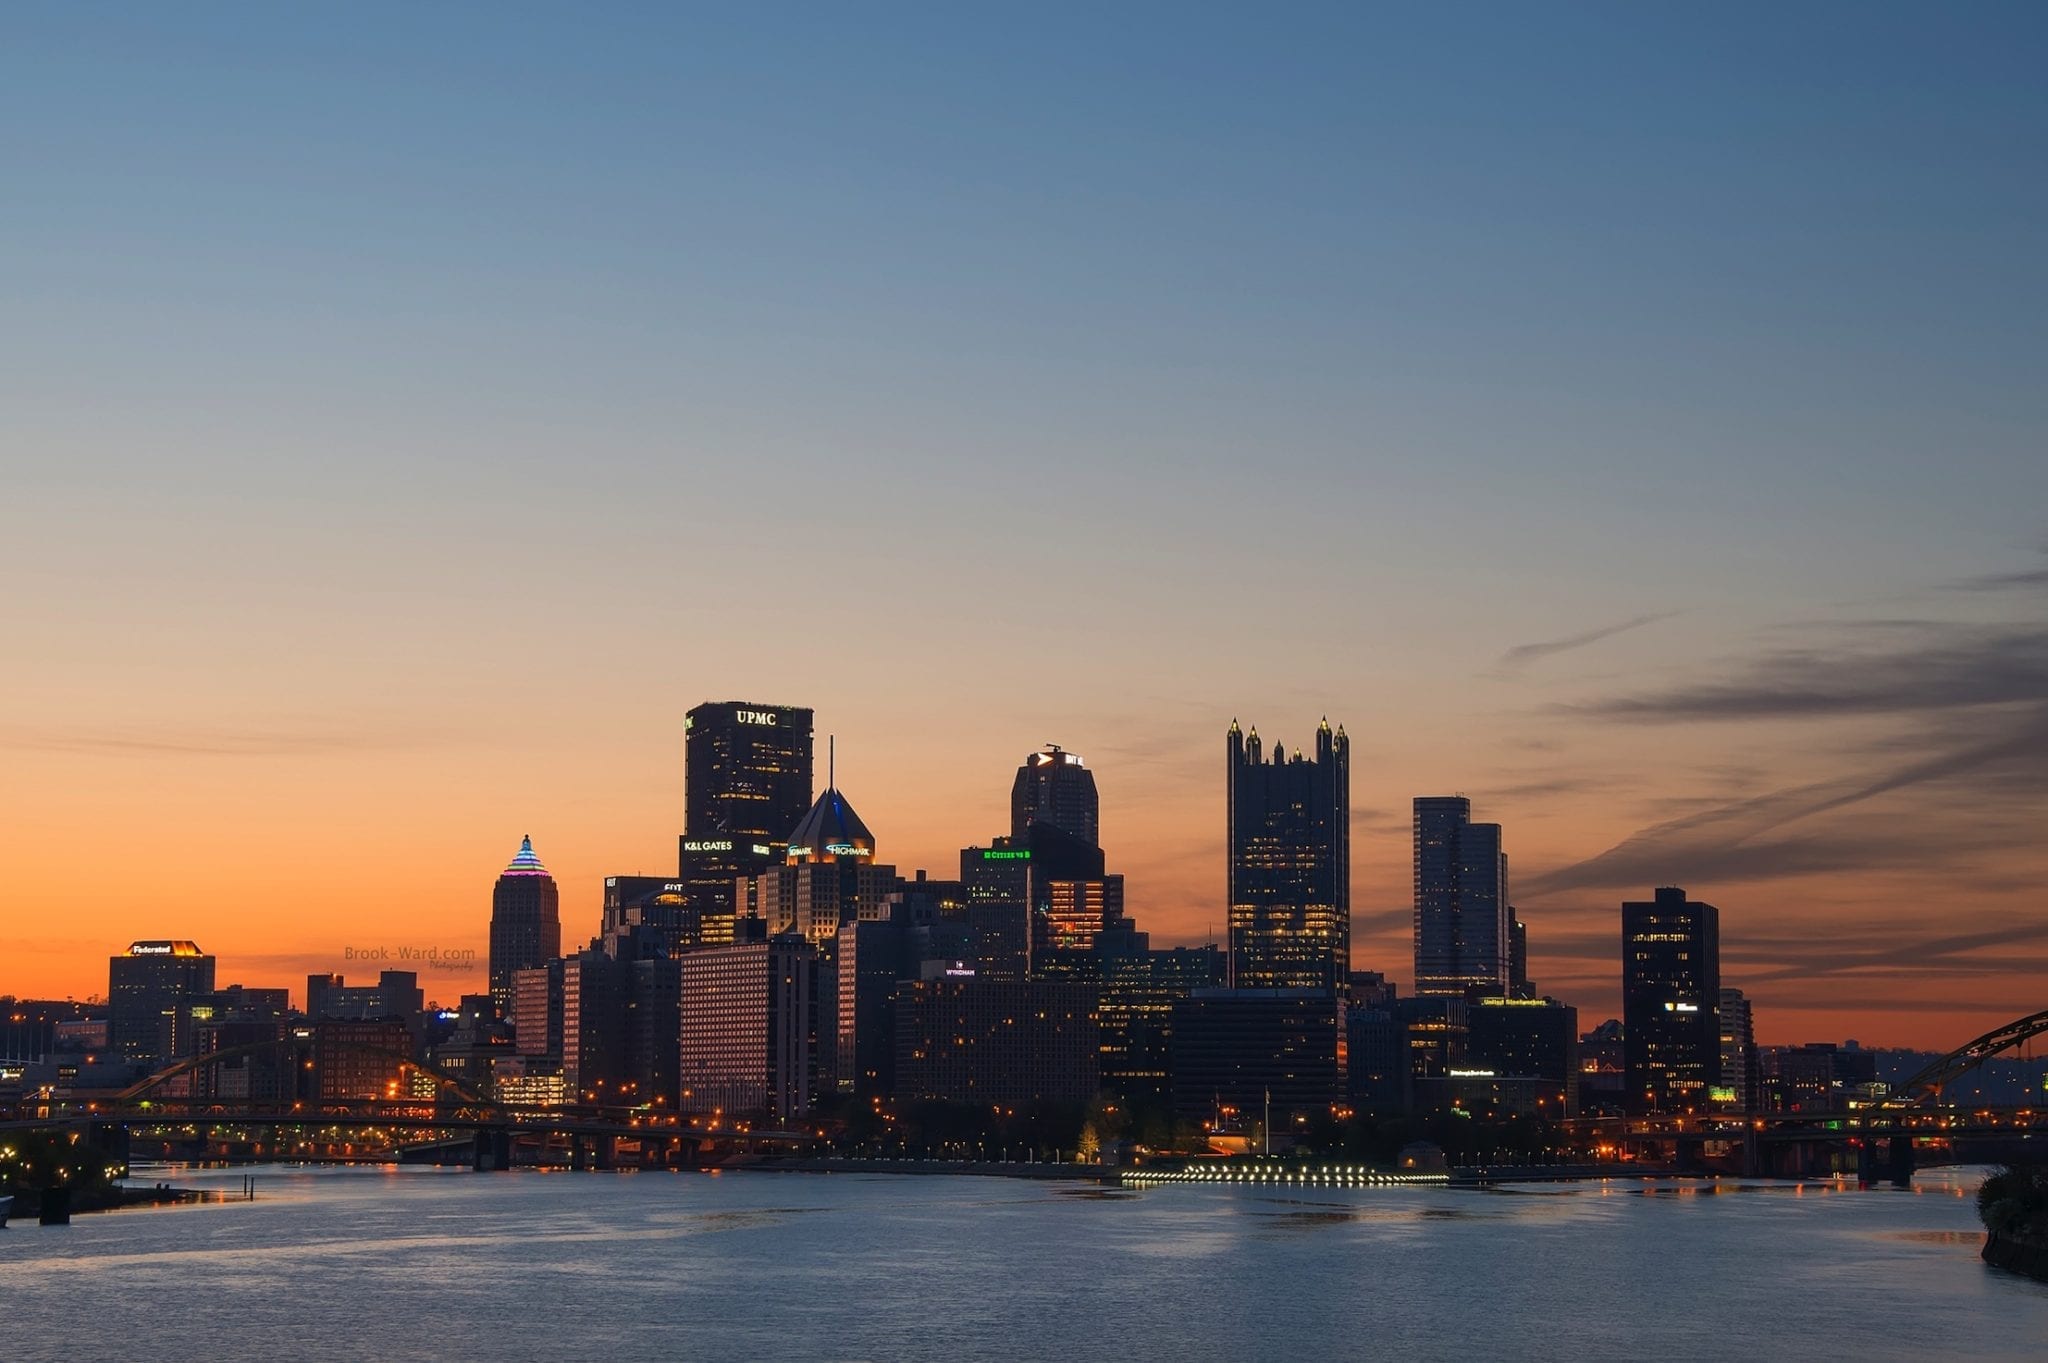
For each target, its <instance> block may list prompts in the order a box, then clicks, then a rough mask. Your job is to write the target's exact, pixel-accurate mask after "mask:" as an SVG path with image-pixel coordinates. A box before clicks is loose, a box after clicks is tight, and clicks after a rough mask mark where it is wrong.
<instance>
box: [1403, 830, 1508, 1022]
mask: <svg viewBox="0 0 2048 1363" xmlns="http://www.w3.org/2000/svg"><path fill="white" fill-rule="evenodd" d="M1509 913H1510V910H1509V909H1508V860H1507V857H1506V856H1505V855H1503V854H1502V852H1501V843H1500V825H1499V824H1497V823H1473V822H1472V802H1471V801H1470V800H1468V799H1466V798H1465V797H1464V796H1462V795H1422V796H1417V797H1416V800H1415V992H1416V993H1418V994H1446V995H1451V994H1456V995H1463V994H1470V993H1473V992H1475V991H1476V992H1478V993H1481V994H1489V995H1495V996H1499V995H1503V994H1508V993H1511V992H1512V980H1511V975H1512V973H1513V969H1514V965H1513V953H1514V942H1513V935H1512V929H1511V928H1510V927H1509V923H1510V922H1511V919H1510V917H1509Z"/></svg>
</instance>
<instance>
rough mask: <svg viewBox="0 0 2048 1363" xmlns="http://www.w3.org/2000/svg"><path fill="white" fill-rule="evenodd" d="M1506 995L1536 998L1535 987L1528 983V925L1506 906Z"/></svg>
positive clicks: (1510, 907) (1519, 914)
mask: <svg viewBox="0 0 2048 1363" xmlns="http://www.w3.org/2000/svg"><path fill="white" fill-rule="evenodd" d="M1508 995H1509V997H1511V998H1517V999H1533V998H1535V997H1536V986H1535V985H1533V984H1531V983H1529V925H1528V924H1527V923H1524V922H1523V921H1522V914H1521V911H1520V910H1518V909H1516V908H1515V907H1514V906H1513V905H1509V906H1508Z"/></svg>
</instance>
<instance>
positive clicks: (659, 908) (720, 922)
mask: <svg viewBox="0 0 2048 1363" xmlns="http://www.w3.org/2000/svg"><path fill="white" fill-rule="evenodd" d="M622 926H636V927H644V928H646V929H648V930H650V931H651V932H653V933H655V934H656V935H657V936H658V937H659V938H660V941H661V944H662V951H663V953H664V954H665V955H668V956H670V957H675V956H680V955H682V954H683V953H684V952H685V951H694V950H696V949H697V948H698V947H701V946H723V945H725V944H727V943H729V942H731V941H732V892H731V887H730V886H728V887H727V889H726V902H725V904H724V906H723V907H722V908H721V909H720V910H718V911H717V912H715V913H711V914H709V915H707V914H705V913H704V912H703V910H702V907H701V905H700V904H699V903H697V901H696V900H695V899H694V898H693V897H692V895H691V894H690V887H689V886H688V885H687V884H685V883H684V882H683V881H682V880H680V879H678V878H677V877H675V876H606V877H605V878H604V911H603V917H602V918H601V919H600V920H599V927H598V931H599V933H606V932H610V931H612V930H613V929H615V928H618V927H622Z"/></svg>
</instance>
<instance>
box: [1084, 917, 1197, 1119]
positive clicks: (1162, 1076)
mask: <svg viewBox="0 0 2048 1363" xmlns="http://www.w3.org/2000/svg"><path fill="white" fill-rule="evenodd" d="M1094 955H1095V958H1096V961H1097V975H1098V978H1099V985H1098V987H1099V989H1100V991H1101V994H1100V1002H1099V1005H1098V1007H1097V1010H1096V1011H1097V1013H1098V1015H1099V1016H1100V1017H1101V1020H1102V1062H1101V1071H1102V1087H1103V1088H1104V1089H1105V1090H1106V1091H1108V1092H1110V1093H1113V1094H1115V1095H1117V1096H1118V1097H1120V1098H1122V1099H1123V1100H1124V1101H1125V1102H1126V1103H1165V1102H1167V1101H1168V1100H1169V1099H1170V1098H1171V1097H1172V1094H1173V1087H1172V1082H1173V1081H1172V1065H1171V1059H1172V1054H1173V1007H1174V1004H1175V1003H1177V1002H1179V1001H1180V1000H1181V999H1184V998H1187V997H1189V996H1190V995H1192V994H1193V993H1194V992H1195V991H1196V990H1197V989H1214V988H1216V987H1217V986H1219V985H1221V984H1222V983H1223V971H1224V966H1223V953H1222V952H1220V951H1218V950H1217V949H1216V948H1215V947H1213V946H1201V947H1173V948H1171V949H1162V950H1159V951H1154V950H1152V949H1151V948H1150V945H1149V942H1148V941H1147V939H1146V937H1145V934H1143V933H1138V934H1136V938H1135V940H1132V941H1130V942H1129V943H1128V944H1125V943H1117V944H1114V945H1110V946H1108V947H1107V949H1105V944H1102V943H1098V945H1097V947H1096V950H1095V952H1094Z"/></svg>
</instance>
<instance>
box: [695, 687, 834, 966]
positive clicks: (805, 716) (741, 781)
mask: <svg viewBox="0 0 2048 1363" xmlns="http://www.w3.org/2000/svg"><path fill="white" fill-rule="evenodd" d="M811 718H812V716H811V711H810V710H809V709H807V708H804V707H801V706H792V705H765V704H762V703H760V702H757V701H743V700H727V701H706V702H704V703H703V704H702V705H699V706H697V707H696V708H695V709H693V710H691V711H690V712H689V713H688V714H687V715H685V716H684V718H683V733H684V736H683V760H684V767H683V836H682V839H681V846H680V848H679V851H680V857H679V865H678V867H677V879H678V880H681V881H682V882H683V883H684V884H685V886H686V887H687V889H686V890H685V896H686V899H687V901H688V905H689V908H690V911H691V913H692V914H693V915H694V917H695V920H696V921H697V923H698V924H699V925H700V927H699V929H698V931H700V932H701V933H702V934H703V935H704V940H706V941H720V940H722V941H728V942H729V941H731V940H732V938H731V936H730V934H724V935H722V936H721V934H720V933H719V932H718V931H717V930H716V927H715V923H716V920H718V919H719V918H720V917H721V916H723V917H724V918H726V919H728V920H729V919H730V917H731V915H732V913H733V905H732V896H733V882H734V881H735V880H737V879H739V878H740V877H742V876H753V875H759V874H760V873H761V872H763V871H765V870H767V869H769V868H770V867H772V866H774V865H776V864H777V863H778V862H780V861H781V860H782V849H783V847H784V845H785V844H786V843H787V842H788V840H789V833H790V830H791V829H793V828H795V827H796V826H797V823H798V822H799V821H800V820H802V818H803V817H804V813H805V811H806V810H808V809H809V808H810V807H811V774H812V767H811V746H812V744H811Z"/></svg>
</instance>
